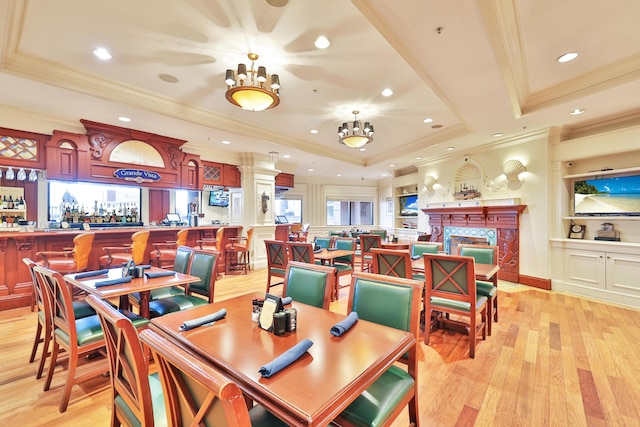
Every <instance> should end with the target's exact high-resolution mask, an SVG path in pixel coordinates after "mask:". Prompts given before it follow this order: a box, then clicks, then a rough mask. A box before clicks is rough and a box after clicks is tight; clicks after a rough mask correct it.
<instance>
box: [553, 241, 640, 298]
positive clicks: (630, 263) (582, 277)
mask: <svg viewBox="0 0 640 427" xmlns="http://www.w3.org/2000/svg"><path fill="white" fill-rule="evenodd" d="M551 243H552V245H551V246H552V256H557V258H556V260H557V262H555V263H554V265H553V266H552V270H553V276H554V279H552V280H553V284H552V287H553V289H554V290H557V291H564V292H569V293H574V294H578V295H583V296H588V297H592V298H597V299H600V300H605V301H610V302H615V303H618V304H624V305H629V306H633V307H640V245H638V244H621V243H618V242H594V241H583V242H574V241H570V240H568V239H557V240H553V241H552V242H551ZM554 252H555V253H554Z"/></svg>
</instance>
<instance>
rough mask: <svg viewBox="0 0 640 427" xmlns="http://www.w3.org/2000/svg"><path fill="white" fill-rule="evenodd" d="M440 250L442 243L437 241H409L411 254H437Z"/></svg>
mask: <svg viewBox="0 0 640 427" xmlns="http://www.w3.org/2000/svg"><path fill="white" fill-rule="evenodd" d="M441 250H442V243H438V242H432V243H429V242H411V251H410V253H411V256H412V257H414V256H422V254H437V253H438V251H441Z"/></svg>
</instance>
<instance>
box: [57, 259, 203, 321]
mask: <svg viewBox="0 0 640 427" xmlns="http://www.w3.org/2000/svg"><path fill="white" fill-rule="evenodd" d="M163 271H168V270H165V269H161V268H157V267H150V268H148V269H145V272H151V273H158V272H163ZM80 274H82V273H80ZM75 276H76V274H67V275H65V276H64V279H65V280H66V281H67V283H70V284H71V285H73V286H75V287H77V288H78V289H80V290H83V291H85V292H87V293H89V294H93V295H96V296H97V297H99V298H102V299H107V298H113V297H119V298H120V302H119V307H120V308H121V309H129V308H130V307H129V295H130V294H133V293H135V292H138V293H139V294H140V316H142V317H146V318H149V317H150V313H149V299H150V294H151V290H153V289H160V288H166V287H170V286H177V285H188V284H189V283H193V282H197V281H199V280H200V278H199V277H197V276H191V275H189V274H182V273H175V275H173V276H163V277H155V278H152V279H150V278H147V277H146V276H144V277H141V278H133V279H131V281H130V282H128V283H121V284H117V285H108V286H100V287H96V282H100V281H103V280H110V279H117V278H121V277H122V268H111V269H109V270H108V272H107V274H103V275H99V276H91V277H86V278H80V279H76V277H75Z"/></svg>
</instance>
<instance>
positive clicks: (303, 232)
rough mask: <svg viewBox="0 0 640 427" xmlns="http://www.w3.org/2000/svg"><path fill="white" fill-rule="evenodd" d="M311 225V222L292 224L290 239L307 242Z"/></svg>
mask: <svg viewBox="0 0 640 427" xmlns="http://www.w3.org/2000/svg"><path fill="white" fill-rule="evenodd" d="M310 225H311V224H309V223H304V224H301V225H298V226H292V227H291V234H289V240H290V241H292V242H306V241H307V236H308V235H309V227H310Z"/></svg>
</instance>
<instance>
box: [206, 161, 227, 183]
mask: <svg viewBox="0 0 640 427" xmlns="http://www.w3.org/2000/svg"><path fill="white" fill-rule="evenodd" d="M203 170H204V183H205V184H209V185H224V183H223V182H222V163H210V162H207V163H204V162H203Z"/></svg>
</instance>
